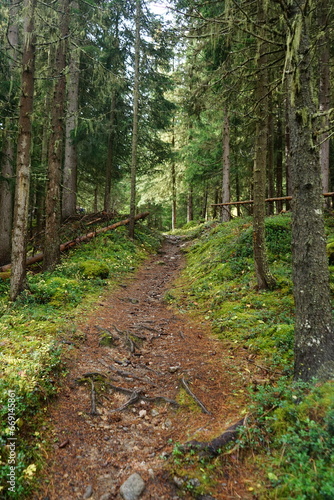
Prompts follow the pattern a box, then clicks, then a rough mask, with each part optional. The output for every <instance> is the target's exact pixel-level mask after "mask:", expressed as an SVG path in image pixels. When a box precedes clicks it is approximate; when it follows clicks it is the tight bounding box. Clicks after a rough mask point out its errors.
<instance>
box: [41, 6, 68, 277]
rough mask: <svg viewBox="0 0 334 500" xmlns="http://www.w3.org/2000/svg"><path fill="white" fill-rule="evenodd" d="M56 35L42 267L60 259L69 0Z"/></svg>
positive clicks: (54, 264) (60, 17)
mask: <svg viewBox="0 0 334 500" xmlns="http://www.w3.org/2000/svg"><path fill="white" fill-rule="evenodd" d="M59 9H60V11H59V26H60V38H59V41H58V44H57V49H56V58H55V73H56V74H55V79H56V81H55V86H54V94H53V103H52V111H51V113H52V116H51V134H50V142H49V157H48V183H47V191H46V200H45V216H46V219H45V240H44V261H43V267H44V270H51V269H53V268H54V267H55V266H56V264H57V263H58V262H59V259H60V251H59V246H60V235H59V229H60V222H61V205H60V183H61V171H62V160H63V141H64V114H65V111H64V109H65V108H64V106H65V85H66V83H65V68H66V46H67V37H68V26H69V11H68V10H69V0H61V2H60V3H59Z"/></svg>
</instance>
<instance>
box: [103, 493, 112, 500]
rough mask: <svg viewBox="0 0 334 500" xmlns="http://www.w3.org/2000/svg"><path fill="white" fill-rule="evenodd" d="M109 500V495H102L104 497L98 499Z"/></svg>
mask: <svg viewBox="0 0 334 500" xmlns="http://www.w3.org/2000/svg"><path fill="white" fill-rule="evenodd" d="M111 498H112V497H111V493H104V495H102V496H101V497H100V500H111Z"/></svg>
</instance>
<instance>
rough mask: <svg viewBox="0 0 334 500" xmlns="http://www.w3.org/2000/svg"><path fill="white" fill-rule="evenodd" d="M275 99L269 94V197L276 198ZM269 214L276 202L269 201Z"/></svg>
mask: <svg viewBox="0 0 334 500" xmlns="http://www.w3.org/2000/svg"><path fill="white" fill-rule="evenodd" d="M272 101H273V99H272V92H270V94H269V98H268V104H269V108H268V146H267V150H268V163H267V177H268V198H274V196H275V178H274V137H275V127H274V115H273V109H272V108H273V102H272ZM267 214H268V215H273V214H274V203H268V206H267Z"/></svg>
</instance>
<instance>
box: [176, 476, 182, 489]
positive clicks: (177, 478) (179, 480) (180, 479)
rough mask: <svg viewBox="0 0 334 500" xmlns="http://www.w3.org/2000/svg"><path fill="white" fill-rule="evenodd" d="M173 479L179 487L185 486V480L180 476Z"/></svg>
mask: <svg viewBox="0 0 334 500" xmlns="http://www.w3.org/2000/svg"><path fill="white" fill-rule="evenodd" d="M173 481H174V483H175V484H176V486H178V487H179V488H181V486H183V484H184V480H183V479H182V478H181V477H178V476H174V477H173Z"/></svg>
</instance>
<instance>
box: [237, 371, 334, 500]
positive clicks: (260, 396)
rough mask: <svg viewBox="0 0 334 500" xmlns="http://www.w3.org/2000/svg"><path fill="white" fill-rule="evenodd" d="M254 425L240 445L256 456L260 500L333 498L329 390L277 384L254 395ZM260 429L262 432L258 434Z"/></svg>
mask: <svg viewBox="0 0 334 500" xmlns="http://www.w3.org/2000/svg"><path fill="white" fill-rule="evenodd" d="M251 410H252V421H253V424H252V425H250V426H249V427H248V428H247V429H246V428H245V429H244V433H243V434H242V435H241V436H240V438H239V445H240V446H242V447H245V446H247V447H250V448H252V450H253V452H254V451H256V452H258V453H260V454H262V453H263V450H264V449H266V450H267V455H266V457H264V458H263V461H262V466H263V467H264V468H265V470H266V473H267V480H268V484H267V490H266V492H263V495H262V496H261V498H280V499H281V498H282V499H290V498H294V499H314V500H317V499H319V500H322V499H325V500H330V499H332V498H334V481H333V466H334V451H333V450H334V386H333V382H327V383H325V384H321V385H311V384H305V383H297V382H296V383H292V384H291V381H290V380H289V379H286V378H283V379H281V380H279V381H278V382H277V383H276V384H275V386H273V387H269V388H268V387H267V388H260V390H259V391H258V392H257V393H254V394H253V404H252V406H251ZM259 430H260V431H261V432H259Z"/></svg>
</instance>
